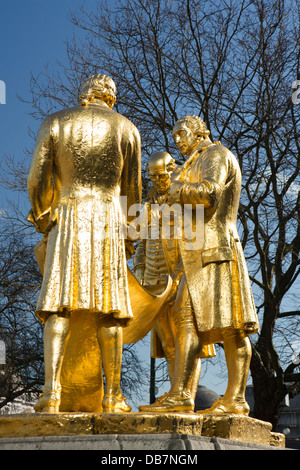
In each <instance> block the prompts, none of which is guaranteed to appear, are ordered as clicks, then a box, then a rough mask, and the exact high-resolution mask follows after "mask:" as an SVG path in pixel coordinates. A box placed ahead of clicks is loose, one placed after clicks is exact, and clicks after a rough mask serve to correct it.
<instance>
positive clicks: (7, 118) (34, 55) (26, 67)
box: [0, 0, 82, 158]
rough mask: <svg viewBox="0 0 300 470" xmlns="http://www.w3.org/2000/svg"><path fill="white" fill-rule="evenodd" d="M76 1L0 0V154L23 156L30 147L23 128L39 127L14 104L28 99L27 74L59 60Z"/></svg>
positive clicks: (51, 66) (51, 67) (78, 1)
mask: <svg viewBox="0 0 300 470" xmlns="http://www.w3.org/2000/svg"><path fill="white" fill-rule="evenodd" d="M81 3H82V1H81V0H51V1H46V0H26V1H25V0H9V1H6V2H4V0H0V48H1V62H0V80H2V81H4V82H5V85H6V104H1V105H0V124H1V126H0V155H1V156H2V155H3V154H8V155H14V156H15V157H16V158H22V157H23V150H24V148H30V149H31V147H32V145H33V141H32V139H31V138H30V137H29V136H28V128H29V127H31V128H32V129H34V130H36V129H37V128H38V126H39V123H38V122H36V121H35V120H33V118H31V116H29V115H28V114H27V113H28V112H30V105H28V104H25V103H22V102H20V101H19V100H18V98H17V95H21V96H22V97H23V98H24V99H29V98H30V93H29V83H30V76H31V73H33V74H34V75H37V74H38V73H39V72H41V71H42V70H43V68H44V67H45V66H46V65H47V64H48V65H49V70H55V68H56V61H57V60H64V58H65V57H66V55H65V45H64V41H66V40H67V39H68V38H70V37H71V36H72V31H73V26H72V24H71V23H70V21H69V20H68V14H69V10H70V8H74V7H76V5H79V4H81Z"/></svg>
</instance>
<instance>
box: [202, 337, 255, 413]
mask: <svg viewBox="0 0 300 470" xmlns="http://www.w3.org/2000/svg"><path fill="white" fill-rule="evenodd" d="M224 351H225V358H226V363H227V370H228V385H227V389H226V392H225V394H224V396H223V397H221V398H219V399H218V400H217V401H216V402H215V403H214V404H213V405H212V407H211V408H209V409H207V410H205V411H204V413H206V414H220V413H226V414H228V413H235V414H242V415H248V414H249V411H250V408H249V405H248V403H247V402H246V399H245V392H246V385H247V380H248V376H249V368H250V361H251V354H252V351H251V344H250V340H249V338H248V336H244V335H243V334H241V333H239V332H236V333H235V334H232V335H228V336H225V337H224ZM201 413H203V412H202V411H201Z"/></svg>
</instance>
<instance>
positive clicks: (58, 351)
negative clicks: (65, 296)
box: [34, 314, 70, 413]
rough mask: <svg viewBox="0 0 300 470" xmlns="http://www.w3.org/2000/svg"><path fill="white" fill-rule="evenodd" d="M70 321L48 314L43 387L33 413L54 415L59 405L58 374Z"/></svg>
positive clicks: (45, 332) (66, 317)
mask: <svg viewBox="0 0 300 470" xmlns="http://www.w3.org/2000/svg"><path fill="white" fill-rule="evenodd" d="M69 330H70V321H69V316H68V314H65V315H64V314H50V315H49V316H48V318H47V320H46V322H45V330H44V363H45V385H44V388H43V393H42V394H41V395H40V397H39V399H38V401H37V403H36V404H35V407H34V409H35V411H40V412H47V413H56V412H58V411H59V404H60V392H61V385H60V372H61V367H62V363H63V358H64V353H65V349H66V344H67V340H68V338H69Z"/></svg>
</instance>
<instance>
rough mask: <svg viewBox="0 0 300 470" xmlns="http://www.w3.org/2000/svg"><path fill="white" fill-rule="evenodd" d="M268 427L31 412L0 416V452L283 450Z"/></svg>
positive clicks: (199, 418) (211, 419)
mask: <svg viewBox="0 0 300 470" xmlns="http://www.w3.org/2000/svg"><path fill="white" fill-rule="evenodd" d="M284 445H285V442H284V436H283V435H282V434H276V433H272V432H271V425H270V424H269V423H265V422H263V421H259V420H256V419H253V418H248V417H244V416H239V415H225V416H223V415H201V414H199V413H186V414H184V413H166V414H160V413H145V414H142V413H123V414H106V413H57V414H45V413H33V414H19V415H6V416H0V450H1V449H2V450H5V449H9V448H10V449H15V450H18V449H21V448H22V450H25V449H39V450H42V449H66V450H67V449H68V450H71V449H80V448H83V449H99V450H110V449H111V450H176V449H179V450H180V449H181V450H205V449H207V450H208V449H210V450H220V449H221V450H222V449H224V450H226V449H233V448H235V449H249V448H256V449H257V448H265V449H266V448H268V449H284Z"/></svg>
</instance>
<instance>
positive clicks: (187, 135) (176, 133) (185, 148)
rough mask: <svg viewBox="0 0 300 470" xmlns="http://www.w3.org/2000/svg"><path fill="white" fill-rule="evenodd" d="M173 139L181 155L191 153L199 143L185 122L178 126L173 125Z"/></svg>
mask: <svg viewBox="0 0 300 470" xmlns="http://www.w3.org/2000/svg"><path fill="white" fill-rule="evenodd" d="M173 139H174V142H175V144H176V145H177V148H178V150H179V151H180V152H181V153H182V155H187V156H189V155H191V153H192V152H193V150H194V149H195V148H196V147H197V145H198V143H199V140H197V139H196V138H195V135H194V134H193V132H192V131H191V129H190V128H189V127H187V126H186V125H185V124H180V125H179V126H176V125H175V127H174V129H173Z"/></svg>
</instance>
